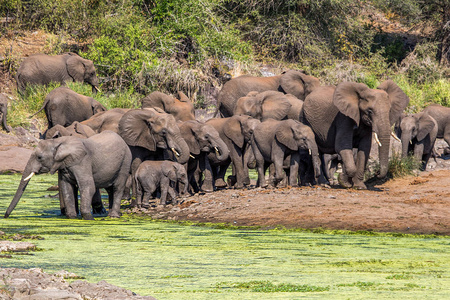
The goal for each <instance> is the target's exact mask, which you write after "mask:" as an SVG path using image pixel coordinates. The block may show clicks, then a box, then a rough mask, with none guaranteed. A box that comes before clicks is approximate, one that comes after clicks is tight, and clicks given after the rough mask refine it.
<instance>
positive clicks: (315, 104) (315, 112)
mask: <svg viewBox="0 0 450 300" xmlns="http://www.w3.org/2000/svg"><path fill="white" fill-rule="evenodd" d="M334 90H335V87H334V86H326V87H321V88H320V89H317V90H315V91H314V92H312V93H311V94H310V95H309V96H308V97H307V98H306V99H305V101H304V103H303V113H302V118H303V121H304V122H305V123H306V124H307V125H309V126H311V128H312V130H313V131H314V133H315V135H316V139H317V140H318V143H319V142H320V141H327V139H328V136H329V130H330V129H331V127H332V126H331V124H332V123H333V122H334V119H335V118H336V115H337V114H338V112H339V110H338V108H337V107H336V106H335V105H334V104H333V93H334Z"/></svg>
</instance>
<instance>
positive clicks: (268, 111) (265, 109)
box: [257, 91, 292, 121]
mask: <svg viewBox="0 0 450 300" xmlns="http://www.w3.org/2000/svg"><path fill="white" fill-rule="evenodd" d="M258 97H262V99H261V101H262V105H261V106H262V120H261V121H264V120H266V119H269V118H272V119H274V120H282V119H284V118H285V117H286V116H287V115H288V113H289V110H290V109H291V106H292V105H291V103H290V102H289V99H287V98H286V97H285V95H284V94H283V93H281V92H276V91H267V92H262V93H260V94H259V95H258V96H257V98H258Z"/></svg>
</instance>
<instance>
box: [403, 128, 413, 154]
mask: <svg viewBox="0 0 450 300" xmlns="http://www.w3.org/2000/svg"><path fill="white" fill-rule="evenodd" d="M401 141H402V158H405V157H407V156H408V150H409V143H410V141H411V133H410V132H405V131H402V137H401Z"/></svg>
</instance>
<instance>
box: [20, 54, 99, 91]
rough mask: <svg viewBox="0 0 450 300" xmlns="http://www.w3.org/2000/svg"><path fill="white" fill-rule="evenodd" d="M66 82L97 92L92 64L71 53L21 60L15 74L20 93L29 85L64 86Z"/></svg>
mask: <svg viewBox="0 0 450 300" xmlns="http://www.w3.org/2000/svg"><path fill="white" fill-rule="evenodd" d="M66 81H69V82H75V81H76V82H85V83H88V84H90V85H91V86H92V91H93V92H94V93H95V92H97V90H98V85H99V81H98V78H97V75H96V72H95V67H94V63H93V62H92V61H91V60H88V59H84V58H82V57H80V56H79V55H77V54H75V53H71V52H69V53H65V54H61V55H55V56H51V55H46V54H34V55H30V56H29V57H26V58H25V59H24V60H23V62H22V63H21V64H20V66H19V69H18V70H17V74H16V82H17V89H18V90H19V92H21V93H23V92H24V90H25V88H26V86H27V85H30V84H38V85H47V84H49V83H50V82H57V83H61V84H64V83H65V82H66Z"/></svg>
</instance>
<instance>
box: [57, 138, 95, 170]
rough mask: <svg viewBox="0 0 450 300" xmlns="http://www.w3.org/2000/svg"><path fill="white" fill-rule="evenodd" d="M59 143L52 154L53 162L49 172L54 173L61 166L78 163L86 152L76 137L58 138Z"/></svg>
mask: <svg viewBox="0 0 450 300" xmlns="http://www.w3.org/2000/svg"><path fill="white" fill-rule="evenodd" d="M58 140H60V143H59V144H57V145H56V147H55V152H54V154H53V159H54V163H53V166H52V167H51V169H50V174H54V173H55V172H56V171H57V170H59V169H61V168H68V167H71V166H74V165H76V164H79V163H80V162H81V160H82V159H83V157H84V156H85V155H86V154H87V152H86V149H85V147H84V144H83V143H82V142H81V140H80V139H79V138H76V137H62V138H59V139H58Z"/></svg>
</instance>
